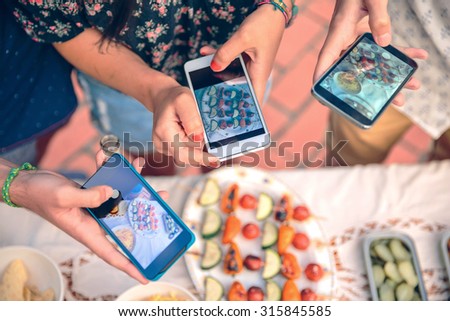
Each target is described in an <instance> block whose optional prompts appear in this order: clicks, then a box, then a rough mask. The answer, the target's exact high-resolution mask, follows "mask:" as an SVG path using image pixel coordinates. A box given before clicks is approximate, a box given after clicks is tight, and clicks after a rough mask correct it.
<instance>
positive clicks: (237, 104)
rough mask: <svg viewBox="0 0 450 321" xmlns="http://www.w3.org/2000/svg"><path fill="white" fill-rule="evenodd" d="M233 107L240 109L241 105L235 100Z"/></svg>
mask: <svg viewBox="0 0 450 321" xmlns="http://www.w3.org/2000/svg"><path fill="white" fill-rule="evenodd" d="M231 107H233V108H238V107H239V103H238V102H237V101H236V100H233V104H232V105H231Z"/></svg>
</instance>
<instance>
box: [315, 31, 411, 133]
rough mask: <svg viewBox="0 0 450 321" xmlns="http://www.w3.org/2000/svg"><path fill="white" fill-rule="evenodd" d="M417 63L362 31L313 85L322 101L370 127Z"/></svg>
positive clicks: (316, 94) (351, 119)
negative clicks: (379, 43)
mask: <svg viewBox="0 0 450 321" xmlns="http://www.w3.org/2000/svg"><path fill="white" fill-rule="evenodd" d="M417 68H418V67H417V63H416V62H415V61H414V60H413V59H411V58H409V57H408V56H406V55H405V54H403V53H402V52H401V51H399V50H398V49H396V48H394V47H393V46H387V47H380V46H379V45H377V44H376V43H375V40H374V39H373V36H372V34H370V33H365V34H363V35H362V36H361V37H359V38H358V39H357V41H356V42H355V43H354V44H353V45H352V46H351V47H350V48H349V49H348V50H347V51H346V52H345V53H344V55H343V56H342V57H341V58H340V59H339V60H338V61H337V62H336V63H335V64H333V65H332V66H331V67H330V68H329V69H328V71H327V72H326V73H325V74H324V75H323V76H322V77H321V78H320V79H319V80H318V81H317V82H316V83H315V84H314V86H313V88H312V90H311V91H312V94H313V95H314V97H316V98H317V99H318V100H319V101H320V102H321V103H322V104H324V105H325V106H327V107H329V108H331V109H332V110H334V111H336V112H338V113H339V114H341V115H343V116H344V117H346V118H347V119H349V120H350V121H352V122H353V123H354V124H356V125H358V126H359V127H361V128H364V129H367V128H370V127H371V126H372V125H373V124H374V123H375V122H376V120H377V119H378V118H379V117H380V115H381V114H382V113H383V111H384V110H385V109H386V107H387V106H389V104H390V103H391V101H392V100H393V99H394V97H395V96H396V95H397V94H398V93H399V91H400V90H401V89H402V88H403V87H404V86H405V85H406V83H407V82H408V81H409V79H410V78H411V77H412V75H413V74H414V72H415V71H416V70H417Z"/></svg>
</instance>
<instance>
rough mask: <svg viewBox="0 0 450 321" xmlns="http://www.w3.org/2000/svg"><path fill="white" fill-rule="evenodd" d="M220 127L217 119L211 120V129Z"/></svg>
mask: <svg viewBox="0 0 450 321" xmlns="http://www.w3.org/2000/svg"><path fill="white" fill-rule="evenodd" d="M218 127H219V123H218V122H217V121H216V120H214V119H213V120H211V131H212V132H213V131H215V130H216V129H217V128H218Z"/></svg>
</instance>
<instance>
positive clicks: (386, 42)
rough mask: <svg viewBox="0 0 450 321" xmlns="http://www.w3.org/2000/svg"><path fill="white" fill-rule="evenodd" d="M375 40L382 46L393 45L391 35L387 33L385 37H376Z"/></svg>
mask: <svg viewBox="0 0 450 321" xmlns="http://www.w3.org/2000/svg"><path fill="white" fill-rule="evenodd" d="M375 40H376V42H377V44H379V45H380V46H382V47H386V46H387V45H389V44H390V43H391V40H392V37H391V34H390V33H385V34H384V35H381V36H378V37H376V38H375Z"/></svg>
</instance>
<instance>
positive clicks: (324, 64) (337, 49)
mask: <svg viewBox="0 0 450 321" xmlns="http://www.w3.org/2000/svg"><path fill="white" fill-rule="evenodd" d="M354 29H355V26H354V25H352V23H351V22H350V21H348V20H346V19H340V20H334V21H333V22H332V24H331V25H330V29H329V31H328V36H327V38H326V39H325V42H324V44H323V46H322V49H321V50H320V53H319V57H318V59H317V65H316V69H315V70H314V76H313V79H314V82H316V81H317V80H318V79H319V78H320V77H321V76H322V75H323V74H324V73H325V71H326V70H327V69H328V68H329V67H330V66H331V65H332V64H333V63H334V62H335V61H336V60H337V59H338V58H339V56H340V55H341V52H342V50H344V49H346V48H347V47H348V45H349V44H350V43H351V41H352V40H350V39H352V38H353V40H354V37H352V35H353V33H354Z"/></svg>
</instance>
